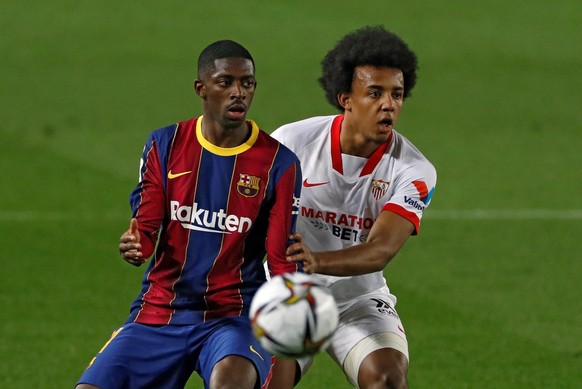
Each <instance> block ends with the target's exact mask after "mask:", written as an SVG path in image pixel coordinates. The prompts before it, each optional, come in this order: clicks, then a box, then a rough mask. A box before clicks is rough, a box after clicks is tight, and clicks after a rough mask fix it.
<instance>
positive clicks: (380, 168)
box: [271, 115, 436, 303]
mask: <svg viewBox="0 0 582 389" xmlns="http://www.w3.org/2000/svg"><path fill="white" fill-rule="evenodd" d="M342 120H343V115H338V116H320V117H313V118H309V119H305V120H302V121H299V122H295V123H290V124H286V125H284V126H282V127H280V128H278V129H277V130H276V131H275V132H273V133H272V134H271V135H272V136H273V137H274V138H275V139H277V140H279V141H280V142H281V143H283V144H284V145H285V146H287V147H288V148H290V149H291V150H292V151H293V152H295V154H296V155H297V156H298V157H299V160H300V161H301V168H302V173H303V178H304V180H303V188H302V192H301V203H300V204H301V211H300V214H299V218H298V221H297V231H298V232H300V233H301V234H302V235H303V240H304V242H305V244H306V245H307V247H309V249H310V250H311V251H313V252H317V251H331V250H339V249H343V248H345V247H350V246H354V245H357V244H360V243H362V242H365V241H366V239H367V237H368V234H369V232H370V229H371V228H372V225H373V224H374V221H375V220H376V219H377V218H378V216H379V215H380V212H382V211H385V210H387V211H392V212H395V213H397V214H398V215H400V216H402V217H404V218H406V219H407V220H409V221H410V222H411V223H412V224H414V226H415V231H414V234H416V233H418V231H419V229H420V220H421V218H422V213H423V211H424V210H425V209H426V207H427V206H428V204H429V202H430V199H431V197H432V194H433V191H434V187H435V185H436V171H435V168H434V167H433V165H432V164H431V163H430V162H429V161H428V160H427V159H426V158H425V157H424V156H423V155H422V154H421V153H420V151H418V149H417V148H416V147H415V146H414V145H413V144H412V143H411V142H410V141H409V140H408V139H406V138H405V137H403V136H402V135H400V134H399V133H398V132H396V131H395V130H392V132H391V135H390V138H389V140H388V141H387V142H386V143H384V144H383V145H381V146H380V147H379V148H378V149H377V150H376V151H375V152H374V153H373V154H372V155H371V156H370V158H362V157H356V156H353V155H347V154H342V153H341V149H340V140H339V134H340V129H341V122H342ZM317 277H318V278H320V279H321V280H322V281H323V282H324V283H326V285H327V286H328V287H329V288H330V289H331V291H332V292H333V294H334V296H335V298H336V300H337V301H338V303H341V302H344V301H347V300H349V299H351V298H354V297H357V296H360V295H363V294H366V293H370V292H373V291H375V290H377V289H379V288H382V287H385V286H387V284H386V280H385V279H384V275H383V272H382V271H378V272H375V273H370V274H364V275H360V276H348V277H334V276H326V275H320V274H318V275H317Z"/></svg>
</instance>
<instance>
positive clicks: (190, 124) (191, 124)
mask: <svg viewBox="0 0 582 389" xmlns="http://www.w3.org/2000/svg"><path fill="white" fill-rule="evenodd" d="M197 120H198V117H195V118H192V119H189V120H184V121H181V122H176V123H173V124H170V125H167V126H165V127H162V128H158V129H157V130H154V131H152V132H151V134H150V138H151V139H154V140H157V141H159V142H163V141H168V140H171V139H172V138H173V137H174V136H175V135H176V134H177V133H178V132H189V131H196V122H197Z"/></svg>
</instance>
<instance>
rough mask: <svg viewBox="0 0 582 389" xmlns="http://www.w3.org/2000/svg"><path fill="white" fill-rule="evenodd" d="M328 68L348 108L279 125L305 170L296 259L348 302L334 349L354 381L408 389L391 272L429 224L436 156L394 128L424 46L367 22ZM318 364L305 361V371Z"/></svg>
mask: <svg viewBox="0 0 582 389" xmlns="http://www.w3.org/2000/svg"><path fill="white" fill-rule="evenodd" d="M322 67H323V74H322V76H321V78H320V80H319V81H320V84H321V85H322V87H323V89H324V90H325V92H326V96H327V99H328V102H329V103H330V104H331V105H332V106H334V107H336V108H337V109H338V110H339V111H340V112H341V114H339V115H331V116H320V117H313V118H309V119H305V120H302V121H299V122H295V123H290V124H287V125H284V126H282V127H280V128H279V129H277V130H276V131H275V132H274V133H273V134H272V135H273V137H274V138H276V139H278V140H279V141H280V142H281V143H283V144H284V145H286V146H287V147H289V148H290V149H291V150H293V151H294V152H295V154H297V156H298V157H299V160H300V161H301V167H302V171H303V177H304V181H303V191H302V194H301V203H300V215H299V219H298V222H297V231H298V233H297V234H294V235H292V236H291V239H293V240H295V241H296V243H294V244H292V245H290V246H289V249H288V255H289V260H290V261H295V262H298V263H302V265H303V269H304V271H305V272H307V273H315V274H316V276H317V277H318V278H320V279H321V280H322V281H323V282H324V283H325V284H326V285H327V286H328V287H329V288H330V289H331V291H332V293H333V295H334V297H335V299H336V301H337V302H338V306H339V310H340V324H339V327H338V329H337V331H336V333H335V334H334V337H333V338H332V341H331V345H330V346H329V347H328V348H327V350H326V351H327V352H328V353H329V354H330V355H331V357H332V358H333V359H334V360H335V361H336V362H337V363H338V364H339V365H340V366H341V368H342V369H343V371H344V373H345V374H346V376H347V378H348V380H349V381H350V382H351V383H352V384H353V385H355V386H357V387H360V388H406V387H407V380H406V373H407V371H408V343H407V339H406V335H405V333H404V326H403V325H402V322H401V320H400V317H399V316H398V313H397V312H396V309H395V305H396V297H395V296H394V295H393V294H392V293H391V292H390V290H389V289H388V285H387V283H386V280H385V278H384V274H383V271H384V268H385V267H386V265H388V263H389V262H390V261H391V260H392V259H393V258H394V256H395V255H396V254H397V253H398V251H399V250H400V249H401V248H402V247H403V246H404V244H405V243H406V241H407V239H408V237H409V236H410V235H415V234H416V233H418V232H419V230H420V220H421V218H422V215H423V212H424V210H425V209H426V207H427V206H428V204H429V202H430V199H431V197H432V194H433V190H434V187H435V185H436V171H435V169H434V167H433V166H432V164H431V163H430V162H429V161H428V160H427V159H426V158H425V157H424V156H423V155H422V153H421V152H420V151H419V150H418V149H417V148H416V147H415V146H414V145H413V144H412V143H411V142H410V141H409V140H408V139H406V138H405V137H404V136H403V135H401V134H400V133H399V132H397V131H396V130H395V129H394V125H395V124H396V122H397V120H398V117H399V116H400V112H401V110H402V105H403V101H404V99H405V98H407V97H408V96H410V93H411V91H412V88H413V87H414V85H415V82H416V70H417V60H416V55H415V54H414V52H412V51H411V50H410V49H409V48H408V46H407V45H406V43H405V42H403V41H402V39H400V38H399V37H398V36H396V35H394V34H393V33H391V32H389V31H387V30H385V29H384V28H383V27H366V28H362V29H360V30H358V31H355V32H353V33H350V34H348V35H346V36H345V37H344V38H342V39H341V40H340V41H339V42H338V44H337V45H336V46H335V47H334V48H333V49H332V50H331V51H329V52H328V53H327V55H326V56H325V58H324V60H323V62H322ZM310 363H311V361H310V360H308V359H307V360H300V361H299V365H300V369H301V370H300V373H302V374H304V373H305V371H306V370H307V368H308V367H309V364H310ZM287 365H288V368H289V370H294V365H293V364H287ZM290 375H291V373H289V374H288V376H290ZM278 379H279V377H278V376H274V377H273V382H275V380H277V381H278ZM274 389H276V388H274Z"/></svg>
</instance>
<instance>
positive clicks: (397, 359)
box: [358, 349, 408, 389]
mask: <svg viewBox="0 0 582 389" xmlns="http://www.w3.org/2000/svg"><path fill="white" fill-rule="evenodd" d="M407 372H408V360H407V359H406V357H405V356H404V354H402V353H400V352H397V351H395V350H390V349H384V350H379V351H377V352H374V353H372V354H370V355H368V356H367V357H366V358H365V359H364V360H363V362H362V363H361V364H360V368H359V371H358V385H359V386H360V388H362V389H372V388H373V389H376V388H382V389H386V388H388V389H406V388H408V381H407V379H406V374H407Z"/></svg>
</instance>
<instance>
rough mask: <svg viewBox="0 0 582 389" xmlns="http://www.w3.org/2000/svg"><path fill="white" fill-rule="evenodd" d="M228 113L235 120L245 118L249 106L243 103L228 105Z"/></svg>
mask: <svg viewBox="0 0 582 389" xmlns="http://www.w3.org/2000/svg"><path fill="white" fill-rule="evenodd" d="M228 114H229V116H230V117H231V119H233V120H244V118H245V115H246V114H247V107H245V106H244V105H243V104H233V105H231V106H229V107H228Z"/></svg>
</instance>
